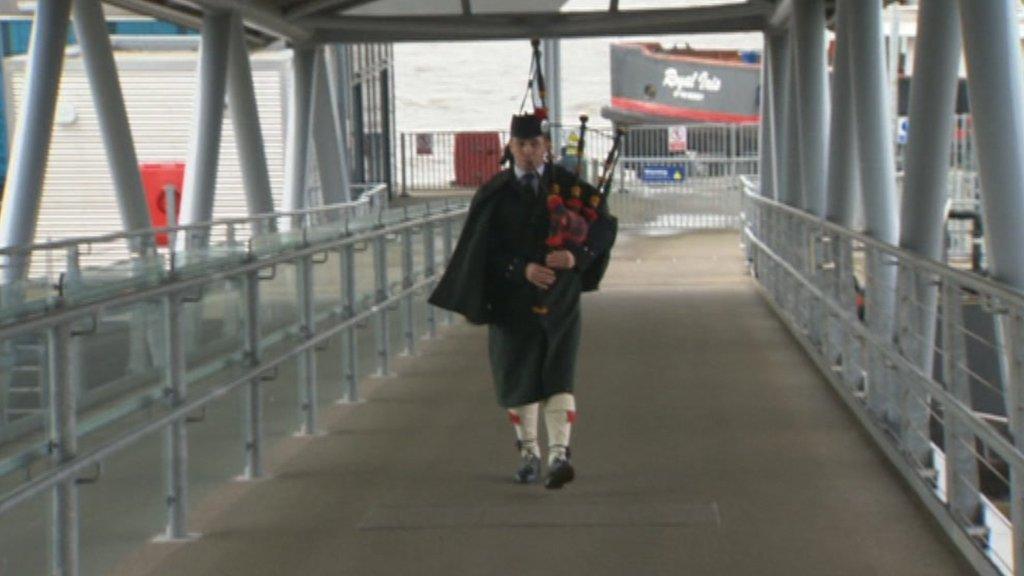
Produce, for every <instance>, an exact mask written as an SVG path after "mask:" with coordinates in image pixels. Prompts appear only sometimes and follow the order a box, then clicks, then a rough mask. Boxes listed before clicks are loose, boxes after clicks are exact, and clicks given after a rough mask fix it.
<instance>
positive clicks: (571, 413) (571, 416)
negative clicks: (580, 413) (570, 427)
mask: <svg viewBox="0 0 1024 576" xmlns="http://www.w3.org/2000/svg"><path fill="white" fill-rule="evenodd" d="M565 419H566V420H568V421H569V424H575V423H576V411H575V410H566V412H565Z"/></svg>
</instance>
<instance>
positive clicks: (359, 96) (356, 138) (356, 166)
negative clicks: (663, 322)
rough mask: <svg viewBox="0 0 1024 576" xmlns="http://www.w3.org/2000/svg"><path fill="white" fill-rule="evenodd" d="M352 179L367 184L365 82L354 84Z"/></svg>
mask: <svg viewBox="0 0 1024 576" xmlns="http://www.w3.org/2000/svg"><path fill="white" fill-rule="evenodd" d="M350 90H352V143H353V148H352V179H353V180H355V181H356V182H364V183H365V182H366V181H367V177H366V164H367V162H366V129H365V122H364V118H363V80H362V79H360V80H359V82H358V83H356V84H352V85H351V88H350Z"/></svg>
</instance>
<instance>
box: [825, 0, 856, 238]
mask: <svg viewBox="0 0 1024 576" xmlns="http://www.w3.org/2000/svg"><path fill="white" fill-rule="evenodd" d="M847 3H848V0H845V1H840V2H837V3H836V15H835V33H836V50H835V56H834V63H833V66H832V107H831V109H832V114H831V116H832V118H831V128H830V129H829V145H828V156H829V158H828V186H827V193H826V196H825V218H826V219H828V220H829V221H831V222H835V223H837V224H840V225H842V226H845V227H847V228H853V225H854V219H855V217H856V207H857V198H858V195H859V193H860V190H859V188H858V184H859V182H858V172H857V137H856V130H855V127H856V116H855V115H854V111H853V100H852V98H851V94H850V90H851V84H852V81H853V71H852V69H851V67H850V29H849V26H847V17H846V4H847Z"/></svg>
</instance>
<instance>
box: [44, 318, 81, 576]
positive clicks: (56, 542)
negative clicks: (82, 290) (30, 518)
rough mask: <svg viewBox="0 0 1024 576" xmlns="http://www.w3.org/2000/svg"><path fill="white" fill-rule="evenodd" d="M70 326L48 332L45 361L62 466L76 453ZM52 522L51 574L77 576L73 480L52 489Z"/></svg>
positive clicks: (53, 441) (52, 422) (54, 441)
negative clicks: (70, 371) (70, 369)
mask: <svg viewBox="0 0 1024 576" xmlns="http://www.w3.org/2000/svg"><path fill="white" fill-rule="evenodd" d="M70 339H71V327H70V326H69V325H68V324H60V325H57V326H54V327H52V328H50V329H49V331H48V333H47V362H48V367H47V368H48V369H47V373H48V375H49V388H50V442H51V445H52V446H53V447H54V449H55V451H56V463H57V464H58V465H61V464H65V463H67V462H70V461H72V460H74V458H75V457H76V456H77V454H78V432H77V424H78V423H77V412H78V407H77V392H76V390H74V389H73V387H72V382H71V377H70V374H69V366H70V354H69V347H70ZM52 506H53V508H52V514H53V516H52V521H51V527H50V528H51V532H52V537H51V545H52V548H51V553H50V567H51V573H52V574H54V575H55V576H77V575H78V573H79V554H78V544H79V503H78V488H77V486H76V485H75V480H74V479H67V480H64V481H63V482H61V483H59V484H57V485H55V486H54V489H53V503H52Z"/></svg>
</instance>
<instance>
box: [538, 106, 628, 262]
mask: <svg viewBox="0 0 1024 576" xmlns="http://www.w3.org/2000/svg"><path fill="white" fill-rule="evenodd" d="M587 120H588V118H587V115H586V114H582V115H580V137H579V140H578V143H577V146H576V159H577V162H576V170H575V176H576V181H575V183H574V184H573V185H572V186H571V187H570V188H569V197H568V198H563V197H562V193H561V187H560V186H559V185H558V183H557V182H554V178H552V184H551V188H550V190H549V192H548V198H547V204H548V212H549V213H550V215H551V226H550V230H549V232H548V238H547V246H548V247H549V248H552V249H554V248H562V247H565V246H579V245H582V244H583V243H584V242H586V240H587V232H588V231H589V226H590V224H592V223H593V222H594V221H595V220H597V218H598V216H599V213H598V210H599V209H600V207H601V203H602V202H605V201H606V198H607V196H608V193H609V192H610V191H611V184H612V179H613V174H614V172H615V166H616V165H617V164H618V161H619V151H620V150H621V148H622V137H623V136H624V135H625V133H626V132H625V130H623V129H622V128H618V129H616V130H615V137H614V140H613V141H612V147H611V149H610V150H609V151H608V156H607V157H606V158H605V160H604V167H603V169H602V171H601V176H600V177H599V178H598V180H597V186H596V187H595V188H596V189H597V192H596V193H591V194H589V195H587V196H586V197H585V198H584V195H583V186H582V179H581V178H580V169H581V168H582V166H583V162H584V155H583V153H584V150H585V146H586V134H587Z"/></svg>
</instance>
